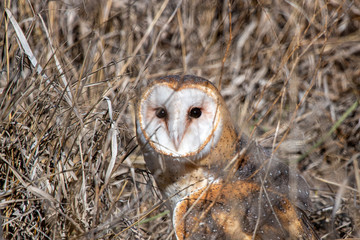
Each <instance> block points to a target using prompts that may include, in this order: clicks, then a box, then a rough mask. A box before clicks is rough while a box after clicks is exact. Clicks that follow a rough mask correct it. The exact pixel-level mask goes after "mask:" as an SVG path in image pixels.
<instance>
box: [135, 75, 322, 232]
mask: <svg viewBox="0 0 360 240" xmlns="http://www.w3.org/2000/svg"><path fill="white" fill-rule="evenodd" d="M136 125H137V137H138V141H139V144H140V146H141V147H142V151H143V154H144V159H145V161H146V165H147V167H148V169H149V170H150V171H151V173H152V174H153V176H154V178H155V181H156V183H157V185H158V187H159V189H160V191H161V192H162V194H163V196H164V199H169V201H168V206H169V208H170V209H171V211H172V216H173V224H174V228H175V234H176V237H177V239H317V238H318V237H317V235H316V233H315V232H314V231H313V229H312V227H311V224H310V223H309V221H308V219H307V217H306V214H305V211H307V210H308V209H309V204H310V202H309V189H308V185H307V184H306V182H305V180H304V179H303V178H302V177H301V176H300V175H299V174H298V172H297V171H296V170H291V169H290V168H289V167H288V166H287V165H285V164H283V163H281V162H279V161H278V160H277V159H275V158H274V156H272V155H270V154H269V153H268V152H266V151H265V150H264V149H263V148H262V147H261V146H259V145H257V144H256V143H254V142H252V141H249V140H248V139H247V138H246V137H245V136H238V133H237V131H236V129H235V127H234V124H233V122H232V120H231V118H230V113H229V112H228V110H227V107H226V105H225V102H224V100H223V98H222V97H221V95H220V93H219V91H218V90H217V89H216V87H215V86H214V85H213V84H212V83H211V82H209V81H208V80H206V79H203V78H200V77H196V76H191V75H185V76H167V77H163V78H159V79H156V80H153V81H152V82H151V83H150V84H149V85H148V86H147V87H146V88H145V89H144V90H143V91H142V93H141V94H140V95H139V98H138V101H137V104H136Z"/></svg>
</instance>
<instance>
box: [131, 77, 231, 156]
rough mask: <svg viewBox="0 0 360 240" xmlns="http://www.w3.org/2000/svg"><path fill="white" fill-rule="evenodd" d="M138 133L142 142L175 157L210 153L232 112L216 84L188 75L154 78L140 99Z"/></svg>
mask: <svg viewBox="0 0 360 240" xmlns="http://www.w3.org/2000/svg"><path fill="white" fill-rule="evenodd" d="M138 99H139V100H138V102H137V107H136V118H137V121H136V123H137V135H138V138H139V140H140V142H143V143H142V144H147V143H148V144H149V145H150V146H151V148H153V149H154V150H155V151H156V152H158V153H160V154H164V155H168V156H173V157H191V156H195V155H198V154H199V153H200V155H202V156H203V155H205V154H207V153H208V152H209V151H210V150H211V148H212V146H215V145H216V144H217V142H218V141H219V138H220V136H221V133H222V128H223V123H224V116H227V115H229V114H228V112H227V110H226V108H225V107H224V100H223V99H222V97H221V95H220V93H219V91H218V90H217V89H216V87H215V86H214V85H213V84H212V83H211V82H209V81H208V80H206V79H203V78H200V77H196V76H191V75H185V76H167V77H163V78H160V79H156V80H154V81H152V82H151V83H150V84H149V85H148V86H147V87H146V89H145V90H144V91H143V92H142V93H141V95H140V97H139V98H138Z"/></svg>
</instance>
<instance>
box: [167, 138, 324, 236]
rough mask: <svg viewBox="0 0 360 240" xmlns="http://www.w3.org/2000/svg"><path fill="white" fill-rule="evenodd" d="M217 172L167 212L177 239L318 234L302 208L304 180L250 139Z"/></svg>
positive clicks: (306, 202)
mask: <svg viewBox="0 0 360 240" xmlns="http://www.w3.org/2000/svg"><path fill="white" fill-rule="evenodd" d="M239 145H240V147H239V148H240V149H244V147H246V148H247V149H246V151H242V153H243V154H242V155H239V157H238V161H237V162H236V163H235V164H234V170H235V171H233V172H232V173H231V172H229V173H228V175H229V174H233V175H231V177H228V176H223V177H222V178H221V179H222V180H221V181H218V182H216V183H212V184H210V185H209V186H207V187H204V188H203V189H200V190H198V191H196V192H194V193H192V194H191V195H190V196H188V197H187V198H185V199H183V200H182V201H180V202H179V203H178V204H177V205H176V207H175V209H174V215H173V222H174V226H175V231H176V235H177V238H178V239H253V238H254V239H319V237H318V236H317V234H316V233H315V231H314V230H313V228H312V226H311V223H310V222H309V220H308V218H307V216H306V214H305V212H304V211H306V210H308V208H309V205H310V202H309V189H308V185H307V183H306V181H305V180H304V179H303V178H302V177H301V176H300V175H299V174H298V173H297V171H291V170H290V169H289V167H288V166H287V165H286V164H283V163H281V162H279V161H277V160H276V159H271V157H270V154H269V153H268V152H266V151H265V150H264V149H263V148H262V147H261V146H258V145H256V144H255V143H250V144H249V143H248V142H246V141H245V140H244V139H242V140H241V141H240V142H239Z"/></svg>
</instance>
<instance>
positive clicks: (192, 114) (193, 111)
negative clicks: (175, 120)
mask: <svg viewBox="0 0 360 240" xmlns="http://www.w3.org/2000/svg"><path fill="white" fill-rule="evenodd" d="M189 116H190V117H191V118H199V117H200V116H201V109H200V108H197V107H195V108H192V109H191V110H190V112H189Z"/></svg>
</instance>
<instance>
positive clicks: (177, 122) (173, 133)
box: [168, 116, 186, 151]
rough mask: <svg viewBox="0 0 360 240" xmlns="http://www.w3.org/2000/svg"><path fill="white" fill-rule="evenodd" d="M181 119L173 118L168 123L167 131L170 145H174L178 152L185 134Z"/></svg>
mask: <svg viewBox="0 0 360 240" xmlns="http://www.w3.org/2000/svg"><path fill="white" fill-rule="evenodd" d="M185 122H186V121H184V120H183V119H181V117H180V116H175V117H174V118H173V119H171V120H170V121H169V122H168V128H169V129H168V131H169V133H170V139H171V141H172V143H173V144H174V147H175V150H176V151H178V150H179V147H180V144H181V141H182V139H183V137H184V133H185V124H184V123H185Z"/></svg>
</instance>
